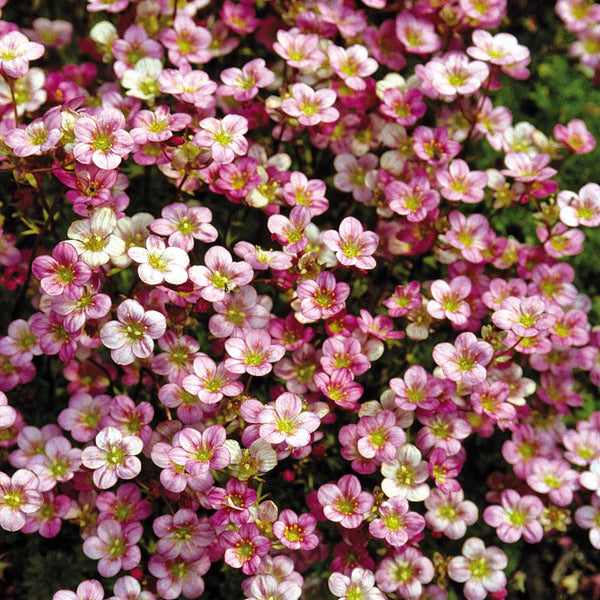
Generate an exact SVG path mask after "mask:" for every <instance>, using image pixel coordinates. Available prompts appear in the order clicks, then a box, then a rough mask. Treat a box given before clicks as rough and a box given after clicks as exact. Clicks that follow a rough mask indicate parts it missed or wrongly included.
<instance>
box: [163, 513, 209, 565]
mask: <svg viewBox="0 0 600 600" xmlns="http://www.w3.org/2000/svg"><path fill="white" fill-rule="evenodd" d="M152 530H153V531H154V533H155V535H156V536H157V537H158V538H159V540H158V544H157V546H156V551H157V552H158V553H159V554H160V555H161V556H163V557H164V558H166V559H167V560H173V559H176V558H183V559H184V560H185V561H186V562H193V561H195V560H198V559H199V558H200V557H201V556H202V555H203V554H204V552H205V548H206V546H208V545H209V544H210V543H211V541H212V539H213V536H214V531H213V528H212V527H211V525H210V524H209V523H208V521H206V520H203V521H200V520H199V519H198V516H197V515H196V513H195V512H194V511H193V510H190V509H189V508H181V509H179V510H178V511H177V512H176V513H175V514H174V515H162V516H160V517H158V518H156V519H154V522H153V523H152Z"/></svg>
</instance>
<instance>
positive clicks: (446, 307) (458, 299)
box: [427, 275, 471, 327]
mask: <svg viewBox="0 0 600 600" xmlns="http://www.w3.org/2000/svg"><path fill="white" fill-rule="evenodd" d="M470 294H471V281H470V280H469V278H468V277H465V276H464V275H459V276H458V277H454V278H453V279H452V280H451V281H450V283H449V284H448V283H447V282H446V281H444V280H443V279H436V280H435V281H434V282H433V283H432V284H431V295H432V299H431V300H429V302H428V303H427V312H428V313H429V314H430V315H431V316H432V317H433V318H434V319H444V318H446V319H448V320H449V321H450V322H451V323H452V325H453V326H459V327H460V326H461V325H464V324H465V323H466V322H467V320H468V318H469V317H470V316H471V307H470V305H469V303H468V302H467V298H468V297H469V295H470Z"/></svg>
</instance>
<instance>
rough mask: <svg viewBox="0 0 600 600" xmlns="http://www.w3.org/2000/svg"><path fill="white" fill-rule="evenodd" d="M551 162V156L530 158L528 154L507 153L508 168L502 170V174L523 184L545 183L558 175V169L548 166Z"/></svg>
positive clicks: (541, 155) (537, 155) (505, 162)
mask: <svg viewBox="0 0 600 600" xmlns="http://www.w3.org/2000/svg"><path fill="white" fill-rule="evenodd" d="M549 162H550V155H549V154H543V153H542V154H536V155H535V156H530V155H529V154H527V153H526V152H507V153H506V156H505V158H504V164H505V165H506V166H507V167H508V168H507V169H502V170H501V171H500V173H502V175H506V176H507V177H514V178H515V180H516V181H521V182H523V183H531V182H534V181H544V180H545V179H550V177H553V176H554V175H556V173H557V171H556V169H553V168H552V167H547V166H546V165H547V164H548V163H549Z"/></svg>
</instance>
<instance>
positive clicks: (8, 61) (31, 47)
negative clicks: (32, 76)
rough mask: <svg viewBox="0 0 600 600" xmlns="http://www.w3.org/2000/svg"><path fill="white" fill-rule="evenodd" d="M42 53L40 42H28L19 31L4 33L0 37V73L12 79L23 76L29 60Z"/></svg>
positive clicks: (38, 56) (42, 48) (42, 47)
mask: <svg viewBox="0 0 600 600" xmlns="http://www.w3.org/2000/svg"><path fill="white" fill-rule="evenodd" d="M42 54H44V46H42V44H38V43H37V42H30V41H29V40H28V39H27V37H26V36H24V35H23V34H22V33H20V32H19V31H10V32H8V33H5V34H4V35H2V37H0V73H1V74H2V75H5V76H6V77H12V78H13V79H18V78H19V77H25V75H27V71H28V70H29V61H30V60H36V59H38V58H40V56H42Z"/></svg>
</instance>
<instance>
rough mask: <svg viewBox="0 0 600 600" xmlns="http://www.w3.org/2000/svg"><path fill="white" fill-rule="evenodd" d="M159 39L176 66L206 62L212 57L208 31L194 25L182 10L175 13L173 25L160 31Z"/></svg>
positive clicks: (210, 37) (192, 20)
mask: <svg viewBox="0 0 600 600" xmlns="http://www.w3.org/2000/svg"><path fill="white" fill-rule="evenodd" d="M160 41H161V43H162V44H163V46H164V47H165V48H166V49H167V54H168V56H169V60H170V61H171V62H172V63H173V64H174V65H176V66H177V67H185V66H186V65H188V64H189V63H206V62H208V61H209V60H210V59H211V58H212V55H211V53H210V51H209V50H208V47H209V45H210V43H211V41H212V36H211V34H210V31H209V30H208V29H206V28H205V27H200V26H199V25H196V23H195V22H194V19H192V18H191V17H190V16H189V15H187V14H185V13H184V12H179V13H178V14H177V17H176V18H175V21H174V22H173V27H168V28H164V29H163V30H162V31H161V33H160Z"/></svg>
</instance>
